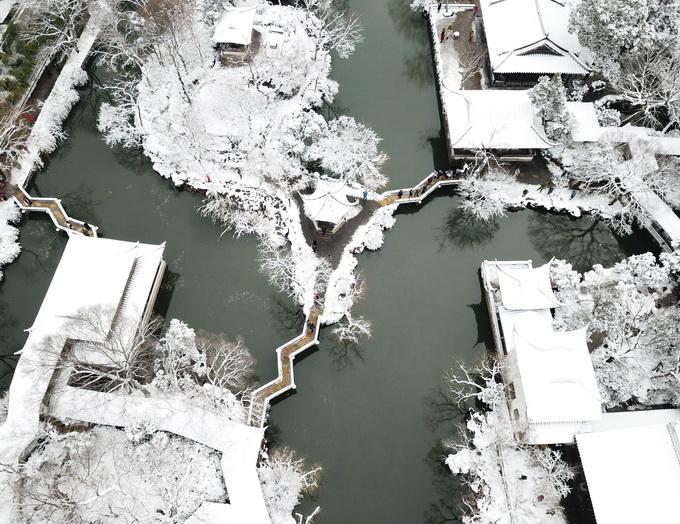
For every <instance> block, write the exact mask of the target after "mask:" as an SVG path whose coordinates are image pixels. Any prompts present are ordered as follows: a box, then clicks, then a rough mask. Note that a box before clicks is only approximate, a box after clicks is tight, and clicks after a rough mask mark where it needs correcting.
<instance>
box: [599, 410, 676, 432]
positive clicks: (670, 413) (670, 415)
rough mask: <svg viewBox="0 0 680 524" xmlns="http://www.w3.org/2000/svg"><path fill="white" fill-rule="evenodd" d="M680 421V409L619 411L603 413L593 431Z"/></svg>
mask: <svg viewBox="0 0 680 524" xmlns="http://www.w3.org/2000/svg"><path fill="white" fill-rule="evenodd" d="M668 422H680V409H678V408H671V409H645V410H641V411H617V412H613V413H602V419H601V420H598V421H596V422H593V423H592V431H609V430H612V429H627V428H635V427H639V426H649V425H650V424H667V423H668Z"/></svg>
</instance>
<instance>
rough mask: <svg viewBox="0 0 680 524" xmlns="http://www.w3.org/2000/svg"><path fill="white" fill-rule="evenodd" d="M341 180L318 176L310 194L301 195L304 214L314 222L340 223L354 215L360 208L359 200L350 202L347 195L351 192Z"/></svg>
mask: <svg viewBox="0 0 680 524" xmlns="http://www.w3.org/2000/svg"><path fill="white" fill-rule="evenodd" d="M353 193H355V191H353V190H351V189H350V188H349V187H347V185H346V184H345V182H344V181H343V180H331V179H328V178H325V177H320V178H319V179H318V182H317V184H316V188H315V189H314V192H313V193H312V194H311V195H303V194H300V197H302V201H303V204H304V208H305V214H306V215H307V216H308V217H309V218H310V219H311V220H313V221H315V222H329V223H331V224H341V223H342V222H344V221H345V220H348V219H349V218H352V217H354V216H356V214H357V213H359V211H360V210H361V206H359V202H357V201H354V202H350V201H349V200H348V199H347V195H350V194H353Z"/></svg>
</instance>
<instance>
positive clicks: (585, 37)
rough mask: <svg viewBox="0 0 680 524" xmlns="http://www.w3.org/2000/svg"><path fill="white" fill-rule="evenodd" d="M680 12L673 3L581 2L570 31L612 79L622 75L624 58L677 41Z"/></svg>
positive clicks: (654, 0) (635, 0)
mask: <svg viewBox="0 0 680 524" xmlns="http://www.w3.org/2000/svg"><path fill="white" fill-rule="evenodd" d="M679 9H680V7H679V6H678V3H677V2H675V1H673V0H580V1H579V2H578V3H577V4H576V5H575V6H574V8H573V9H572V12H571V20H570V30H571V31H572V32H574V33H576V34H577V35H578V38H579V41H580V42H581V44H582V45H583V46H585V47H587V48H588V49H589V50H590V51H591V52H592V53H593V56H594V60H595V66H596V67H597V68H598V69H599V70H600V71H602V73H603V74H604V76H605V77H606V78H608V79H610V80H612V79H615V78H616V77H617V76H618V75H619V74H620V72H621V69H622V68H621V63H620V62H621V59H622V57H623V56H624V55H626V54H628V53H635V52H637V51H638V50H640V49H652V48H654V47H658V46H662V47H665V45H668V44H670V43H671V42H673V41H674V40H675V39H676V37H677V34H678V31H677V30H678V21H679V19H678V14H679Z"/></svg>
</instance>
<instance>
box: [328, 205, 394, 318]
mask: <svg viewBox="0 0 680 524" xmlns="http://www.w3.org/2000/svg"><path fill="white" fill-rule="evenodd" d="M397 207H398V204H391V205H389V206H385V207H381V208H379V209H378V210H377V211H375V213H374V214H373V216H372V217H371V218H370V219H369V221H368V222H367V223H366V224H364V225H363V226H360V227H359V228H357V230H356V232H355V233H354V235H353V236H352V239H351V240H350V242H349V243H348V244H347V246H345V249H344V251H343V254H342V258H341V259H340V263H339V264H338V266H337V268H336V269H335V271H333V273H331V275H330V277H329V279H328V287H327V289H326V298H325V302H324V311H323V315H322V316H321V322H322V323H323V324H335V323H338V322H340V321H341V320H343V318H345V319H346V320H347V321H350V322H351V320H352V316H351V310H352V306H353V304H354V300H355V298H357V297H356V292H355V291H356V286H357V276H356V273H355V269H356V266H357V264H358V262H357V258H356V255H357V254H359V253H361V252H362V251H363V250H364V249H368V250H370V251H375V250H377V249H380V247H382V245H383V242H384V231H386V230H388V229H391V228H392V226H394V224H395V222H396V218H394V212H395V211H396V210H397Z"/></svg>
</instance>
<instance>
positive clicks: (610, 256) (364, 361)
mask: <svg viewBox="0 0 680 524" xmlns="http://www.w3.org/2000/svg"><path fill="white" fill-rule="evenodd" d="M349 4H350V5H351V7H352V8H353V9H354V10H356V11H357V12H358V13H359V14H360V15H361V18H362V22H363V25H364V27H365V36H366V40H365V42H364V43H363V44H361V46H360V47H359V49H358V51H357V53H356V54H355V55H354V56H353V57H352V58H351V59H349V60H346V61H339V62H337V63H336V66H335V70H334V77H335V78H336V80H338V82H339V83H340V94H339V97H338V100H337V102H336V103H335V104H334V106H333V108H331V111H332V112H334V113H345V114H350V115H352V116H354V117H356V118H357V119H358V120H361V121H363V122H365V123H366V124H367V125H369V126H371V127H373V128H374V129H375V130H376V131H377V133H378V134H379V135H380V136H382V137H383V138H384V142H383V144H382V145H383V148H384V150H385V151H386V152H387V153H388V154H389V156H390V160H389V162H388V165H387V172H388V174H389V176H390V177H391V179H392V183H393V184H394V185H395V186H404V185H411V184H413V183H415V182H417V181H418V180H420V179H421V178H422V177H423V176H424V175H425V174H427V173H429V172H430V171H432V169H433V168H440V167H444V166H445V162H446V160H445V153H444V146H443V141H442V140H441V132H440V129H441V126H440V121H439V113H438V107H437V98H436V92H435V88H434V84H433V75H432V65H431V59H430V53H429V47H428V36H427V31H426V29H425V25H424V23H423V21H422V19H421V18H420V17H419V16H417V15H414V14H412V13H410V11H409V10H408V8H407V4H408V2H407V1H406V0H371V1H370V2H367V1H364V2H359V1H355V0H353V1H350V2H349ZM97 103H98V100H97V92H96V90H92V89H88V90H85V91H84V93H83V99H82V100H81V102H80V103H79V104H78V106H77V107H76V109H75V110H74V112H73V115H72V116H71V118H70V119H69V121H68V123H67V130H68V132H69V135H70V138H69V140H68V141H67V142H66V143H65V145H64V147H62V148H60V149H59V151H58V152H57V153H56V154H55V155H54V156H53V157H52V158H51V159H50V162H49V164H48V166H47V167H46V169H45V171H44V172H43V173H41V174H40V175H39V176H38V177H37V180H36V183H35V186H34V188H33V191H34V193H35V194H43V195H49V196H58V197H62V198H63V200H64V203H65V206H66V209H67V210H69V212H71V213H72V214H73V215H74V216H76V217H78V218H81V219H83V220H85V221H87V222H91V223H94V224H97V225H99V226H100V227H101V230H102V232H103V233H104V235H106V236H108V237H111V238H118V239H124V240H131V241H134V240H140V241H143V242H156V243H160V242H163V241H167V247H166V260H167V262H168V264H169V278H167V279H166V283H165V286H164V289H163V293H162V295H161V298H160V300H159V309H160V312H161V313H163V314H165V315H167V317H168V318H180V319H183V320H185V321H186V322H188V323H189V324H190V325H192V326H193V327H195V328H197V329H204V330H208V331H213V332H223V333H226V334H227V335H229V336H231V337H236V336H242V337H243V338H245V340H246V343H247V345H248V346H249V348H250V349H251V351H252V353H253V354H254V355H255V357H256V358H257V360H258V364H257V371H258V374H259V375H260V377H262V379H263V380H267V379H269V378H270V377H271V376H272V375H273V373H274V370H275V369H276V365H275V358H274V356H275V355H274V351H273V350H274V348H275V347H276V346H278V345H279V344H280V343H281V342H283V341H284V340H286V339H288V338H291V337H293V336H295V335H296V334H297V333H298V331H299V328H300V323H301V321H300V317H299V315H298V308H296V307H295V305H294V304H292V303H291V302H290V300H288V299H287V298H286V297H284V296H282V295H280V294H278V293H276V292H275V291H274V290H273V289H272V288H271V286H269V285H268V283H267V282H266V279H265V277H264V276H263V275H261V274H260V273H259V272H258V270H257V262H256V258H257V249H256V242H255V240H253V239H251V238H245V239H233V238H232V237H231V236H229V235H225V236H221V230H220V228H219V227H217V226H214V225H213V224H211V223H210V222H208V221H207V220H205V219H203V218H201V217H199V216H198V215H197V213H196V208H197V207H198V206H199V205H200V203H201V197H200V195H197V194H194V193H189V192H180V191H177V190H175V189H174V188H172V186H171V185H170V184H168V183H167V182H166V181H164V180H162V179H161V178H160V177H158V176H157V175H155V174H154V173H153V171H152V169H151V166H150V165H149V163H148V162H146V161H144V160H143V159H141V158H138V157H131V156H130V155H129V154H123V153H121V152H119V151H113V150H111V149H109V148H108V147H107V146H106V145H105V144H104V143H103V142H102V141H101V140H100V138H99V136H98V134H97V132H96V129H95V117H94V115H95V110H96V106H97ZM456 202H457V199H456V198H455V197H454V196H452V195H446V194H444V195H442V196H438V197H436V198H434V199H432V200H431V201H430V202H428V203H427V205H425V206H423V207H422V208H420V209H419V210H418V211H417V213H416V212H415V211H416V210H415V208H414V209H412V210H407V211H405V212H401V213H400V214H399V216H398V221H397V224H396V226H395V228H394V229H393V231H391V232H389V233H388V234H387V237H386V242H385V245H384V247H383V248H382V249H381V250H380V251H378V252H376V253H369V254H364V255H361V256H360V259H359V269H360V270H361V272H362V273H363V276H364V278H365V279H366V282H367V294H366V298H365V299H364V301H363V302H361V303H360V304H358V306H357V314H363V315H365V316H366V317H367V318H368V319H370V320H371V321H372V323H373V336H372V337H371V338H370V339H368V340H365V341H363V342H362V343H361V344H360V345H359V346H358V347H354V348H343V347H338V346H337V345H336V344H335V343H334V342H333V341H332V339H331V337H330V336H329V333H328V332H327V330H326V331H323V332H322V336H321V345H320V347H319V349H318V351H315V352H313V353H311V354H310V355H309V356H308V357H307V358H304V359H302V360H301V361H299V362H298V365H297V366H296V383H297V386H298V391H299V392H298V393H297V394H296V395H294V396H292V397H290V398H288V399H286V400H284V401H283V402H280V403H279V404H277V405H276V406H275V407H274V408H273V410H272V415H271V419H270V428H269V437H270V439H272V440H273V441H274V442H275V443H276V444H279V445H287V446H291V447H293V448H294V449H296V450H298V451H299V452H300V453H301V454H302V455H303V456H305V457H307V458H308V459H309V460H310V461H311V462H313V463H318V464H320V465H322V466H323V468H324V475H323V485H322V486H321V489H320V492H319V495H318V496H317V498H316V499H315V500H313V501H309V502H306V503H305V508H306V509H309V508H313V507H314V506H315V505H317V504H319V505H321V506H322V508H323V512H322V517H321V519H320V520H321V522H323V523H326V524H349V523H356V524H363V523H376V522H378V523H404V524H413V523H420V522H427V523H439V522H455V520H453V514H452V511H451V508H450V505H451V501H452V500H453V495H452V493H453V491H454V489H455V485H454V483H453V481H452V479H451V477H450V475H448V474H447V473H446V471H445V469H444V468H443V466H442V463H441V460H442V450H441V448H440V446H439V441H440V440H441V439H442V438H444V437H447V436H450V435H451V434H452V433H453V429H454V426H455V424H457V423H458V422H460V416H461V415H460V414H458V413H454V412H452V411H451V410H448V409H442V406H441V405H440V404H439V402H437V400H438V399H437V390H438V389H439V388H442V387H443V386H444V378H443V375H444V373H445V371H446V369H447V368H448V367H450V366H451V365H452V364H453V363H455V362H456V361H458V360H469V359H472V358H475V357H476V356H478V355H479V353H480V351H481V349H482V348H483V347H484V345H485V344H488V343H490V341H489V335H490V334H489V328H488V321H487V315H486V312H485V307H484V305H483V299H482V293H481V288H480V282H479V277H478V268H479V264H480V262H481V261H482V260H483V259H484V258H498V259H527V258H530V259H533V260H534V262H535V263H541V262H543V261H545V260H548V259H550V257H552V256H558V257H563V258H567V259H569V260H572V261H573V262H574V264H576V265H578V266H579V267H581V268H584V267H587V266H588V265H590V264H592V263H593V262H595V261H598V262H603V263H605V264H606V263H609V262H613V261H615V260H617V259H620V258H622V257H623V256H625V255H626V254H628V253H630V252H632V251H636V250H637V248H635V247H631V242H629V243H627V244H626V246H623V247H622V245H621V244H620V243H619V242H617V241H616V240H615V239H614V238H613V237H612V235H611V234H610V233H609V232H608V231H607V230H606V229H605V228H603V227H602V226H601V225H598V224H595V223H593V222H592V221H591V220H590V219H588V218H585V219H580V220H571V219H569V218H567V217H563V216H553V215H543V214H538V213H532V212H528V211H527V212H521V213H514V214H511V215H510V216H508V217H507V218H504V219H502V220H499V221H497V222H495V223H493V224H489V225H480V224H475V223H471V222H469V221H467V220H465V219H464V218H463V217H461V216H460V213H459V212H458V211H457V208H456ZM21 242H22V246H23V252H22V254H21V256H20V258H19V259H18V260H17V261H16V262H15V263H14V264H12V265H11V266H9V267H8V268H7V269H6V271H5V281H4V282H3V283H2V285H0V341H1V342H0V344H1V348H0V350H1V353H2V354H4V355H9V354H11V353H12V352H14V351H16V350H17V349H18V348H20V347H21V344H22V342H23V340H25V334H24V333H23V331H22V330H23V329H24V328H27V327H29V326H30V325H31V322H32V320H33V318H34V317H35V314H36V312H37V310H38V307H39V305H40V302H41V299H42V296H43V295H44V293H45V291H46V289H47V286H48V285H49V281H50V279H51V277H52V274H53V272H54V269H55V267H56V264H57V263H58V260H59V256H60V254H61V252H62V250H63V248H64V244H65V240H64V238H63V237H61V236H59V235H58V234H56V233H55V231H54V229H53V227H52V226H51V224H50V223H49V222H48V221H47V220H44V219H42V218H40V217H36V216H31V217H30V218H28V219H27V220H24V222H23V224H22V228H21ZM1 365H2V366H4V367H3V368H2V369H3V378H2V380H3V382H2V384H1V386H2V387H3V389H4V388H6V387H7V385H8V382H9V379H10V378H11V361H8V362H3V363H2V364H1Z"/></svg>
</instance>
